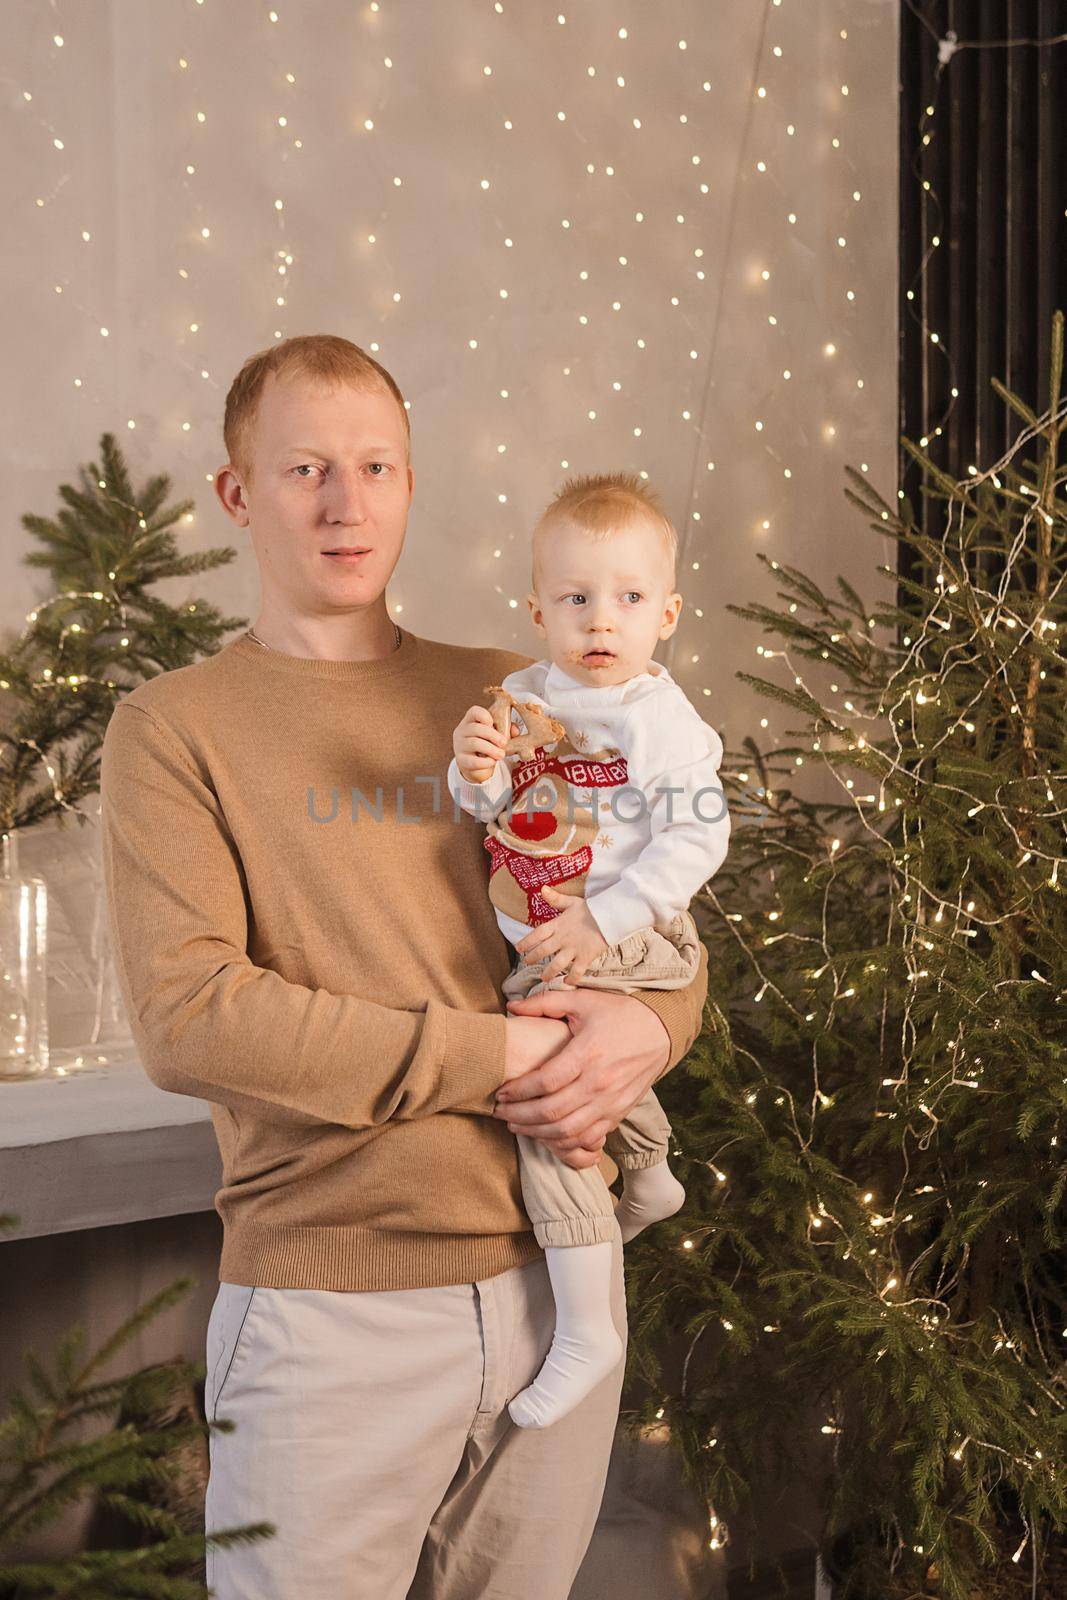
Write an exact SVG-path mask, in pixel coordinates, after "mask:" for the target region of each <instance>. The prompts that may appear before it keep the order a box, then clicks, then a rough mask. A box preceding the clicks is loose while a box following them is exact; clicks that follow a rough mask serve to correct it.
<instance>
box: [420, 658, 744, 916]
mask: <svg viewBox="0 0 1067 1600" xmlns="http://www.w3.org/2000/svg"><path fill="white" fill-rule="evenodd" d="M503 688H504V689H506V690H507V692H508V693H509V694H510V695H511V696H512V697H513V698H514V699H515V700H519V701H522V700H525V701H532V702H534V703H535V704H537V705H540V706H543V707H544V709H545V711H546V712H547V713H548V715H549V716H552V717H555V718H556V719H557V721H559V722H560V723H562V724H563V727H564V729H565V730H566V736H565V738H563V739H561V740H559V741H557V742H556V743H551V742H549V741H547V740H546V742H545V744H544V745H543V746H538V747H537V748H536V749H535V750H534V752H533V755H532V756H531V757H530V758H529V759H527V760H522V759H520V758H517V757H515V756H509V757H507V758H505V759H503V760H500V761H498V762H497V764H496V766H495V768H494V770H493V772H492V774H491V776H490V777H489V778H487V779H486V781H485V782H484V783H468V782H466V780H465V779H463V778H462V777H461V776H460V773H459V768H458V766H457V763H456V761H455V759H454V758H453V760H452V762H451V763H450V765H449V769H448V779H447V782H448V788H449V791H450V793H451V794H452V796H453V798H454V799H455V801H456V802H457V804H458V805H460V806H461V807H462V808H463V810H465V811H467V812H469V813H470V815H472V816H475V817H478V818H480V819H481V820H482V821H485V822H486V823H487V824H488V829H489V833H488V837H487V838H486V847H487V849H489V851H490V854H491V856H492V859H493V869H492V876H491V878H490V886H489V893H490V898H491V899H492V900H493V903H494V906H495V909H496V913H497V922H498V923H499V925H500V928H501V931H502V932H503V934H504V936H505V938H507V939H508V940H510V941H511V943H512V944H516V943H517V942H518V941H519V940H520V939H522V938H524V937H525V935H526V934H527V933H528V932H529V931H530V928H531V927H535V926H537V925H539V924H540V923H543V922H546V921H548V920H549V919H550V918H551V917H553V916H555V915H556V908H553V907H550V906H549V905H548V903H547V901H545V900H544V898H543V897H542V896H541V895H540V893H539V892H538V891H539V886H540V885H541V884H543V883H551V884H553V885H555V886H556V887H561V886H562V885H563V884H565V883H567V882H568V881H574V880H577V879H584V881H583V882H582V883H581V885H580V886H581V889H582V892H583V894H584V897H585V902H586V905H587V906H588V907H589V910H590V912H591V913H592V915H593V917H594V919H595V921H596V923H597V926H598V927H599V929H600V931H601V933H602V934H603V936H604V938H605V940H606V941H607V943H608V944H609V945H613V944H618V943H619V942H620V940H622V939H624V938H625V937H626V936H627V935H628V934H630V933H635V932H636V931H637V930H638V929H639V928H645V927H649V926H650V925H653V924H657V923H664V922H669V921H670V919H671V918H672V917H673V916H674V915H675V914H676V913H677V912H678V911H680V910H684V909H685V908H686V907H687V906H688V905H689V902H690V900H691V899H692V897H693V895H694V894H696V893H697V891H698V890H699V889H701V888H703V886H704V884H705V883H706V882H707V880H708V879H709V878H710V877H711V876H712V874H713V873H714V872H716V871H717V869H718V868H719V866H720V865H721V864H722V861H723V859H724V858H725V855H726V849H727V843H728V840H729V835H730V816H729V812H728V810H727V807H726V800H725V797H724V795H723V791H722V787H721V784H720V782H719V763H720V761H721V760H722V741H721V740H720V738H719V735H718V734H717V733H716V732H715V729H714V728H712V727H710V726H709V724H708V723H706V722H704V721H703V719H702V718H701V717H700V716H699V715H698V714H697V712H696V710H695V709H694V707H693V706H692V704H691V703H690V701H689V700H688V699H687V697H686V695H685V694H684V692H683V691H682V689H680V688H679V686H678V685H677V684H676V683H675V682H674V679H673V678H672V677H671V675H670V673H669V672H668V671H667V669H666V667H664V666H662V665H661V664H660V663H659V662H658V661H653V662H650V663H649V668H648V671H646V672H641V673H638V674H637V675H636V676H635V677H632V678H629V679H627V681H626V682H625V683H620V684H608V685H603V686H600V685H587V684H582V683H579V682H578V681H577V680H576V679H574V678H572V677H570V675H569V674H568V673H565V672H564V671H563V670H562V669H561V668H560V667H557V666H556V665H555V663H553V662H551V661H538V662H535V663H534V664H533V665H532V666H530V667H526V668H524V669H523V670H522V671H521V672H513V673H510V674H509V675H508V676H507V677H506V678H505V679H504V682H503ZM518 715H519V716H521V713H518ZM509 802H510V803H509ZM502 875H503V876H502ZM524 901H525V908H524V905H523V902H524ZM524 910H525V914H524Z"/></svg>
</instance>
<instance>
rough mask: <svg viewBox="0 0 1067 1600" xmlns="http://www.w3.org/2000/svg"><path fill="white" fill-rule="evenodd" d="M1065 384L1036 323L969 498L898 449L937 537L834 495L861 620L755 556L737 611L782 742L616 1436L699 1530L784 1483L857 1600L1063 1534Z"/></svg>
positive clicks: (970, 1569)
mask: <svg viewBox="0 0 1067 1600" xmlns="http://www.w3.org/2000/svg"><path fill="white" fill-rule="evenodd" d="M1062 366H1063V316H1062V314H1057V316H1056V318H1055V321H1054V325H1053V359H1052V374H1051V392H1050V401H1049V409H1048V411H1046V412H1045V413H1044V414H1043V415H1042V416H1040V417H1038V416H1036V415H1035V414H1034V413H1033V412H1031V411H1030V410H1029V408H1028V407H1027V406H1026V405H1025V404H1024V403H1023V402H1022V401H1021V400H1020V399H1019V398H1018V397H1017V396H1015V395H1013V394H1011V393H1009V392H1008V391H1007V390H1005V389H1004V388H1003V387H1002V386H1001V385H999V384H997V385H995V387H996V389H997V392H998V394H1000V396H1001V398H1002V399H1003V400H1004V402H1005V403H1006V404H1007V405H1008V406H1009V407H1010V408H1011V411H1012V412H1013V413H1014V414H1015V416H1016V417H1017V418H1018V419H1019V423H1020V425H1021V426H1020V431H1019V434H1018V437H1017V439H1016V442H1015V444H1014V445H1013V447H1012V448H1011V449H1010V450H1009V452H1008V453H1007V455H1006V456H1005V458H1004V459H1003V460H1002V461H999V462H997V463H996V465H995V466H993V467H990V468H988V469H987V470H985V471H981V472H977V471H976V472H974V473H972V475H971V476H970V477H969V478H968V479H967V480H965V481H964V482H961V483H957V482H955V481H953V480H952V479H950V478H949V477H947V476H946V475H945V474H944V473H943V472H941V471H940V470H939V469H938V468H937V467H936V466H935V465H934V464H933V463H932V462H931V461H930V460H929V459H928V458H927V457H926V456H925V454H924V453H923V452H922V451H920V450H919V449H917V448H916V447H915V446H914V445H911V444H910V443H908V442H907V441H904V442H905V446H906V448H907V449H908V450H909V452H910V453H911V455H912V456H913V457H914V458H915V459H917V460H918V461H920V462H921V464H922V466H923V469H924V480H925V486H924V493H925V494H929V495H933V496H934V497H936V499H937V500H938V501H940V502H941V503H942V505H943V508H944V523H945V536H944V539H943V541H941V542H938V541H936V540H932V539H930V538H928V537H927V536H925V535H924V534H923V533H922V532H921V531H920V529H919V528H918V527H917V526H916V524H915V521H914V518H913V515H912V510H911V507H910V505H909V504H908V503H907V502H901V501H898V503H897V504H895V505H891V504H889V503H887V502H886V501H884V500H882V499H881V498H880V497H879V496H878V495H877V494H876V493H875V491H874V490H873V488H872V487H871V485H870V484H869V483H868V481H867V479H866V478H865V477H864V476H862V475H861V474H859V473H856V472H851V471H850V473H849V480H850V488H849V490H847V491H846V492H847V495H848V498H849V500H850V501H851V502H852V504H853V505H854V506H855V507H856V508H857V509H858V510H859V511H860V512H862V513H863V514H864V515H865V516H866V517H867V519H868V521H869V525H870V527H871V528H872V529H873V531H874V532H875V533H877V534H878V535H879V536H882V537H884V536H885V535H887V534H888V535H891V536H892V537H893V539H895V541H896V543H897V546H898V550H899V553H900V554H905V553H907V555H908V562H907V565H906V566H905V565H903V564H902V568H901V570H904V571H906V572H907V573H908V577H907V579H906V580H902V579H900V578H899V577H898V568H897V566H896V564H894V565H892V566H884V567H880V568H879V569H878V570H879V572H880V573H881V574H882V576H883V577H884V578H885V580H886V590H887V591H888V592H889V595H890V596H891V598H883V599H882V600H881V601H880V602H879V603H877V604H875V605H870V604H868V603H867V602H866V601H865V600H863V599H861V597H860V596H859V595H858V594H856V593H855V591H854V590H853V589H852V588H850V587H849V585H847V584H845V583H843V582H840V581H839V583H838V593H837V594H830V595H828V594H824V593H823V591H822V590H821V589H820V588H819V587H818V586H817V585H816V584H814V583H813V582H811V580H810V579H808V578H806V577H805V576H804V575H803V574H801V573H799V572H797V571H795V570H793V569H791V568H788V567H783V566H781V565H780V564H779V563H777V562H773V561H772V562H770V563H769V565H770V567H771V569H773V572H774V574H775V577H776V580H777V582H778V585H779V589H778V594H779V600H780V602H781V604H780V606H779V607H777V608H775V607H768V606H762V605H760V606H748V607H737V608H733V609H736V610H737V611H738V612H739V614H740V615H742V616H745V617H748V618H750V619H751V620H752V621H754V622H755V623H757V624H758V625H759V626H760V627H761V628H762V629H763V631H764V634H765V635H770V636H774V638H775V639H776V640H777V641H778V643H777V644H776V646H775V647H774V648H771V647H770V646H767V647H763V648H764V659H765V660H770V661H775V662H778V663H780V665H781V668H784V671H780V670H779V667H778V666H775V667H774V668H773V669H772V671H773V672H774V674H775V675H774V676H773V677H770V678H768V679H750V680H749V681H751V682H753V683H757V684H758V685H759V687H760V688H761V690H762V691H763V692H764V693H766V694H767V695H770V696H773V697H774V698H776V699H777V700H778V701H780V702H782V703H783V704H785V705H786V706H788V707H789V708H790V710H791V711H792V712H793V713H795V716H796V722H797V726H796V727H795V728H794V730H793V734H792V735H791V737H793V738H794V739H795V743H794V744H793V745H792V746H791V747H790V748H788V749H780V750H778V751H776V752H775V754H774V757H773V758H767V757H765V756H763V755H761V754H760V753H759V751H758V750H757V749H756V747H755V746H754V745H753V744H751V743H749V744H747V745H746V747H745V755H744V757H743V759H741V760H740V761H738V762H737V763H736V766H735V767H733V766H732V769H731V771H730V773H729V774H728V777H727V784H728V792H729V794H730V801H731V812H732V815H733V819H734V832H733V837H732V840H731V848H730V854H729V857H728V859H727V862H726V864H725V865H724V867H723V868H722V869H721V870H720V872H719V873H718V874H717V875H716V877H715V878H714V879H713V880H712V882H711V884H710V885H709V886H708V888H707V889H706V890H705V891H704V894H703V896H702V901H703V904H702V906H701V907H700V910H701V914H702V916H703V919H704V925H705V933H706V937H707V940H708V943H709V946H710V955H711V963H710V965H711V975H712V976H711V995H710V998H709V1010H708V1018H709V1020H708V1024H707V1026H706V1029H705V1031H704V1034H703V1035H702V1037H701V1039H700V1040H699V1041H698V1043H697V1046H696V1048H695V1050H694V1053H693V1056H692V1057H691V1059H690V1062H689V1064H688V1071H687V1072H686V1073H673V1074H671V1075H669V1076H668V1077H667V1078H666V1079H664V1081H663V1083H662V1085H661V1086H660V1089H661V1090H662V1093H663V1099H664V1103H665V1105H666V1109H667V1111H668V1113H669V1115H670V1116H671V1119H672V1122H673V1123H674V1128H675V1139H676V1144H677V1146H678V1148H679V1156H678V1163H677V1170H678V1173H679V1176H680V1178H681V1179H682V1181H683V1182H684V1183H685V1184H686V1186H687V1189H688V1195H689V1198H688V1202H687V1205H686V1207H685V1209H684V1211H683V1212H682V1213H681V1214H680V1215H679V1216H678V1217H676V1218H674V1219H671V1221H669V1222H666V1223H662V1224H660V1226H659V1228H658V1229H657V1230H656V1232H655V1237H654V1238H653V1239H652V1240H648V1241H646V1240H641V1241H639V1242H638V1243H637V1244H636V1245H635V1246H632V1247H631V1251H630V1252H628V1265H629V1269H630V1271H629V1276H630V1280H631V1302H632V1308H633V1309H632V1320H631V1329H632V1333H631V1370H632V1373H633V1374H634V1375H639V1376H640V1377H642V1378H643V1379H644V1380H645V1382H646V1383H647V1384H649V1385H650V1386H651V1395H650V1397H649V1398H648V1399H647V1401H646V1402H645V1403H643V1404H642V1405H641V1406H639V1407H638V1408H636V1409H635V1411H633V1412H632V1413H630V1415H631V1416H632V1417H633V1419H634V1420H635V1422H636V1423H637V1424H639V1425H642V1426H645V1425H648V1424H650V1423H651V1422H653V1421H654V1420H657V1419H658V1418H659V1417H661V1418H662V1421H661V1426H663V1425H666V1426H669V1428H670V1430H671V1435H672V1438H673V1441H674V1443H675V1445H676V1447H677V1449H678V1450H679V1452H680V1456H681V1459H682V1463H683V1466H684V1469H685V1472H686V1475H687V1477H688V1478H689V1480H690V1481H691V1482H692V1483H693V1484H694V1485H695V1486H696V1487H697V1488H698V1489H699V1490H700V1491H701V1492H702V1493H703V1494H704V1495H705V1496H706V1498H707V1501H708V1504H709V1505H714V1506H715V1507H717V1508H718V1510H719V1511H722V1512H723V1513H724V1514H727V1515H729V1514H731V1512H733V1511H736V1510H737V1508H738V1507H740V1506H744V1505H745V1502H746V1501H747V1500H748V1499H749V1497H750V1496H751V1495H752V1494H753V1492H755V1493H758V1495H759V1497H760V1498H761V1499H764V1498H765V1497H766V1496H767V1495H768V1494H769V1492H770V1489H771V1488H772V1486H774V1485H776V1484H779V1483H782V1482H786V1481H789V1480H790V1479H791V1478H792V1479H793V1480H794V1481H795V1480H796V1477H797V1475H798V1474H803V1475H804V1477H805V1480H806V1481H807V1482H809V1483H810V1484H812V1485H813V1486H814V1489H815V1491H816V1493H817V1495H818V1498H819V1504H820V1507H821V1511H822V1515H823V1519H824V1528H823V1531H824V1539H823V1560H824V1563H825V1565H826V1567H827V1569H828V1571H830V1572H831V1574H832V1575H833V1576H834V1577H835V1578H836V1580H837V1584H838V1587H837V1589H836V1591H835V1592H836V1593H838V1594H840V1595H842V1596H863V1597H864V1600H875V1597H877V1600H905V1597H913V1596H918V1595H927V1594H931V1595H941V1596H945V1597H948V1600H974V1597H975V1596H978V1597H980V1600H991V1597H992V1596H995V1595H996V1596H999V1595H1002V1594H1005V1595H1006V1594H1008V1593H1012V1594H1016V1593H1019V1594H1021V1593H1022V1592H1023V1586H1024V1587H1025V1593H1026V1594H1027V1595H1029V1594H1030V1589H1031V1583H1032V1582H1036V1581H1037V1579H1038V1577H1039V1576H1040V1575H1041V1574H1042V1573H1043V1572H1045V1571H1046V1570H1047V1564H1048V1563H1049V1562H1052V1561H1055V1560H1059V1559H1060V1554H1061V1552H1062V1540H1060V1539H1059V1538H1058V1537H1057V1536H1058V1535H1059V1534H1060V1533H1061V1532H1062V1530H1063V1529H1064V1526H1065V1522H1067V1412H1065V1398H1067V1385H1065V1377H1067V1372H1065V1365H1064V1356H1065V1352H1067V1272H1065V1267H1064V1260H1065V1255H1064V1246H1065V1238H1064V1233H1065V1227H1064V1221H1065V1218H1064V1204H1063V1195H1064V1183H1065V1178H1067V1166H1065V1164H1064V1154H1065V1140H1067V1117H1065V1112H1067V1088H1065V1085H1067V1027H1065V1021H1067V1017H1065V1011H1067V1004H1065V1000H1064V993H1065V977H1067V899H1065V894H1064V890H1065V887H1067V883H1065V879H1067V848H1065V825H1064V824H1065V817H1067V778H1065V756H1067V750H1065V744H1067V721H1065V717H1064V694H1065V688H1067V683H1065V678H1067V656H1065V633H1067V604H1065V595H1067V589H1065V584H1067V502H1065V496H1064V487H1065V482H1067V469H1065V466H1064V463H1063V461H1062V449H1061V442H1062V438H1063V433H1064V429H1065V427H1067V404H1065V403H1064V401H1063V400H1062V398H1061V378H1062ZM798 758H800V761H802V762H803V765H800V764H798ZM813 766H815V767H817V768H818V769H820V779H821V782H822V784H823V789H822V790H821V791H820V794H821V795H822V796H823V797H825V795H827V794H835V795H836V798H835V799H833V800H832V801H831V800H826V799H825V798H821V799H819V800H818V801H816V800H813V799H806V798H804V797H803V795H802V794H800V793H798V792H797V787H796V786H797V785H799V784H800V783H801V782H802V781H805V780H807V778H808V775H809V774H810V772H811V769H812V767H813ZM665 1335H671V1336H672V1337H673V1338H674V1339H675V1340H677V1341H680V1345H679V1348H680V1349H681V1351H682V1352H683V1354H684V1360H680V1363H679V1365H680V1370H679V1372H678V1373H677V1374H674V1373H671V1374H670V1375H666V1376H665V1373H664V1370H663V1363H662V1360H661V1357H660V1355H659V1353H658V1352H659V1351H661V1350H662V1349H663V1345H664V1336H665ZM738 1514H741V1513H738ZM713 1526H714V1525H713ZM717 1537H718V1538H720V1539H721V1538H722V1532H721V1530H718V1532H717ZM1054 1589H1055V1583H1053V1586H1052V1588H1049V1589H1047V1590H1042V1592H1047V1593H1052V1592H1053V1591H1054Z"/></svg>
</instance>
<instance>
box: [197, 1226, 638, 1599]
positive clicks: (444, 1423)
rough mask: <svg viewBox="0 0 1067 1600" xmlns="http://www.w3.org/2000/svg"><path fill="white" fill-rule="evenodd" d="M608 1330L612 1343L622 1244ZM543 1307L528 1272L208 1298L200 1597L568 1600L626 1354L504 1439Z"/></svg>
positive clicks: (538, 1265) (532, 1270) (533, 1371)
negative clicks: (207, 1463) (218, 1425)
mask: <svg viewBox="0 0 1067 1600" xmlns="http://www.w3.org/2000/svg"><path fill="white" fill-rule="evenodd" d="M613 1245H614V1260H613V1275H612V1314H613V1317H614V1320H615V1325H616V1327H617V1328H618V1330H619V1334H620V1336H621V1338H622V1340H623V1344H624V1346H625V1342H626V1299H625V1290H624V1286H623V1271H622V1242H621V1238H620V1235H619V1231H618V1228H617V1227H616V1229H615V1234H614V1240H613ZM554 1326H555V1308H554V1305H553V1300H552V1292H551V1286H550V1284H549V1281H548V1270H547V1267H546V1265H545V1260H544V1257H543V1256H541V1257H538V1259H537V1260H536V1261H532V1262H530V1263H529V1264H528V1265H527V1266H524V1267H513V1268H512V1269H511V1270H510V1271H508V1272H504V1273H500V1274H498V1275H497V1276H496V1277H492V1278H486V1279H484V1280H482V1281H480V1282H477V1283H462V1284H450V1285H447V1286H446V1287H443V1288H432V1289H398V1290H383V1291H380V1292H379V1291H358V1292H352V1293H339V1292H337V1291H334V1290H321V1289H273V1288H262V1287H256V1288H253V1287H247V1286H245V1285H242V1284H234V1283H220V1285H219V1291H218V1295H217V1297H216V1299H215V1303H214V1306H213V1308H212V1312H211V1319H210V1322H209V1325H208V1335H207V1380H206V1385H205V1398H206V1404H207V1414H208V1416H209V1417H211V1418H223V1417H228V1418H230V1419H231V1420H232V1421H233V1422H234V1424H235V1431H234V1432H233V1433H219V1432H213V1433H212V1435H211V1477H210V1481H209V1484H208V1492H207V1506H206V1519H205V1521H206V1528H207V1531H208V1532H209V1533H210V1532H212V1531H214V1530H221V1529H223V1528H234V1527H237V1526H239V1525H241V1524H244V1523H249V1522H263V1521H265V1522H272V1523H274V1524H275V1526H276V1528H277V1530H278V1531H277V1534H276V1535H275V1536H273V1537H272V1538H269V1539H265V1540H261V1541H259V1542H257V1543H255V1544H250V1545H244V1546H235V1547H232V1548H231V1549H229V1550H209V1551H208V1556H207V1581H208V1587H209V1592H210V1593H211V1594H212V1595H214V1596H216V1597H217V1600H567V1596H568V1595H569V1593H570V1589H571V1584H572V1582H573V1580H574V1578H575V1575H576V1573H577V1571H578V1568H579V1567H580V1565H581V1562H582V1557H583V1556H584V1554H585V1551H586V1549H587V1547H588V1545H589V1541H590V1539H591V1538H592V1535H593V1528H594V1526H595V1524H596V1518H597V1513H598V1511H599V1509H600V1502H601V1498H602V1496H603V1492H604V1482H605V1479H606V1476H607V1470H608V1461H609V1458H610V1455H611V1446H612V1440H613V1437H614V1432H615V1425H616V1421H617V1418H618V1409H619V1395H620V1392H621V1389H622V1379H623V1369H624V1366H625V1356H624V1357H623V1359H622V1360H620V1362H619V1364H618V1367H617V1368H616V1369H615V1371H614V1372H612V1373H611V1374H610V1375H609V1376H608V1377H607V1378H606V1379H604V1381H603V1382H602V1383H600V1384H599V1385H598V1386H597V1388H596V1389H594V1390H593V1392H592V1393H591V1394H590V1395H588V1396H587V1398H586V1399H585V1400H584V1401H583V1402H582V1403H581V1405H579V1406H577V1407H576V1408H575V1410H574V1411H572V1412H571V1413H570V1414H569V1415H568V1416H566V1417H564V1418H562V1419H561V1420H560V1421H559V1422H557V1423H555V1424H553V1426H552V1427H550V1428H544V1429H530V1428H519V1427H516V1425H515V1424H514V1423H513V1422H512V1421H511V1419H510V1417H509V1416H508V1414H507V1410H506V1409H505V1408H506V1406H507V1402H508V1401H509V1400H510V1399H512V1397H513V1396H514V1395H516V1394H517V1393H518V1392H519V1390H520V1389H524V1388H525V1387H526V1385H527V1384H528V1383H530V1382H532V1380H533V1379H534V1377H535V1376H536V1375H537V1373H538V1371H539V1370H540V1367H541V1364H542V1362H543V1360H544V1358H545V1355H546V1354H547V1352H548V1348H549V1345H550V1344H551V1342H552V1334H553V1330H554Z"/></svg>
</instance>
